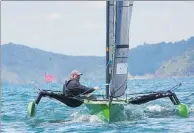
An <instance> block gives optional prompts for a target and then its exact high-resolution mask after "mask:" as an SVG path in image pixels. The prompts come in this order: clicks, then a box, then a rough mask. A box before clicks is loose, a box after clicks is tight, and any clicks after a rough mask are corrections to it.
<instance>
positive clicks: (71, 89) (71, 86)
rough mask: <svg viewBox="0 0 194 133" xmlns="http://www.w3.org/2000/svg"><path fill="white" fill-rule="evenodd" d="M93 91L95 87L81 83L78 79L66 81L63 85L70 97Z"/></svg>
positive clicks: (64, 91) (64, 90) (65, 92)
mask: <svg viewBox="0 0 194 133" xmlns="http://www.w3.org/2000/svg"><path fill="white" fill-rule="evenodd" d="M93 91H94V89H93V88H89V87H86V86H84V85H81V84H80V82H79V81H78V80H76V79H73V80H69V81H65V84H64V85H63V93H64V94H65V95H67V96H70V97H74V96H79V95H80V94H82V95H84V94H88V93H91V92H93Z"/></svg>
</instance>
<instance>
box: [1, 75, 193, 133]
mask: <svg viewBox="0 0 194 133" xmlns="http://www.w3.org/2000/svg"><path fill="white" fill-rule="evenodd" d="M81 82H82V83H83V84H85V85H91V86H96V85H98V86H100V87H101V89H100V90H99V91H98V92H96V93H98V94H104V92H105V88H104V86H105V85H104V82H100V81H96V82H95V83H94V82H93V83H91V82H88V81H87V82H84V81H81ZM179 83H182V86H181V87H179V88H177V89H175V90H174V92H175V93H176V94H177V97H178V98H179V100H180V101H181V102H182V103H185V104H187V105H188V106H189V108H190V109H191V113H190V115H189V117H188V118H183V117H180V116H178V115H177V114H176V112H175V108H176V107H175V106H174V105H173V104H172V103H171V101H170V99H168V98H164V99H159V100H155V101H152V102H149V103H146V104H143V105H128V106H126V107H125V112H126V113H129V114H128V115H129V117H127V119H124V120H122V121H119V122H114V123H110V124H108V123H106V122H103V121H102V120H101V119H99V118H98V117H97V116H95V115H90V114H89V113H88V110H87V108H86V107H85V106H84V105H82V106H80V107H78V108H70V107H67V106H66V105H64V104H62V103H60V102H58V101H55V100H53V99H49V98H42V100H41V101H40V103H39V104H38V107H37V112H36V116H35V117H33V118H31V117H29V116H28V115H27V105H28V103H29V102H31V101H33V100H34V99H35V98H36V96H37V94H38V89H37V88H35V87H33V86H32V85H31V84H22V85H19V84H17V85H13V84H5V83H4V84H2V86H1V132H4V133H66V132H71V133H97V132H100V133H158V132H161V133H194V112H193V111H192V110H194V104H193V103H194V78H189V77H187V78H168V79H141V80H129V81H128V89H127V93H138V92H149V91H160V90H168V89H171V88H172V87H173V86H175V85H177V84H179ZM38 86H40V88H44V89H48V88H49V89H52V90H62V85H61V84H54V83H53V84H50V86H49V85H47V84H38ZM132 96H133V95H132Z"/></svg>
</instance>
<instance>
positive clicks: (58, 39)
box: [1, 1, 194, 56]
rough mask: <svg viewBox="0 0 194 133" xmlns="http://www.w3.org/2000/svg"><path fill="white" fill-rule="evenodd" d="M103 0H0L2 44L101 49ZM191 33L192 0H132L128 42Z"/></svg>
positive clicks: (70, 51)
mask: <svg viewBox="0 0 194 133" xmlns="http://www.w3.org/2000/svg"><path fill="white" fill-rule="evenodd" d="M105 8H106V2H105V1H58V2H54V1H44V2H43V1H42V2H38V1H33V2H30V1H27V2H24V1H10V2H5V1H3V2H1V44H5V43H8V42H13V43H16V44H22V45H27V46H30V47H34V48H40V49H43V50H46V51H53V52H56V53H62V54H67V55H97V56H102V55H105V43H106V39H105V36H106V34H105V33H106V29H105V27H106V22H105V21H106V9H105ZM190 36H194V2H190V1H171V2H170V1H163V2H160V1H155V2H150V1H149V2H147V1H145V2H144V1H135V2H134V6H133V11H132V20H131V28H130V48H133V47H136V46H137V45H142V44H143V43H144V42H146V43H158V42H162V41H165V42H169V41H173V42H175V41H179V40H182V39H188V38H189V37H190Z"/></svg>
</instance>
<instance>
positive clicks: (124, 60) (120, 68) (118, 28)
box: [28, 1, 189, 122]
mask: <svg viewBox="0 0 194 133" xmlns="http://www.w3.org/2000/svg"><path fill="white" fill-rule="evenodd" d="M132 7H133V1H106V14H107V15H106V16H107V17H106V91H105V94H106V96H105V98H103V99H98V98H97V99H88V98H77V97H75V98H71V97H67V96H65V95H64V94H63V93H56V92H52V91H46V90H40V93H39V95H38V96H37V99H36V100H35V101H34V102H31V103H29V105H28V114H29V115H30V116H34V115H35V107H36V105H38V103H39V101H40V100H41V98H42V97H51V98H54V99H55V100H58V101H60V102H62V103H64V104H66V105H67V106H69V107H79V106H80V105H82V104H84V105H85V106H86V107H87V108H88V109H89V111H90V113H91V114H96V115H98V116H99V117H100V118H102V119H103V120H105V121H107V122H111V121H114V120H115V119H116V116H119V114H120V112H121V111H122V110H123V109H124V106H126V105H128V104H144V103H147V102H149V101H153V100H156V99H160V98H166V97H168V98H169V99H170V100H171V101H172V103H173V104H174V105H176V106H177V109H176V110H177V112H178V114H179V115H180V116H183V117H186V116H188V114H189V111H188V108H187V105H185V104H183V103H180V101H179V99H178V98H177V96H176V94H175V93H174V92H172V91H171V90H168V91H160V92H151V93H150V94H145V93H144V95H141V96H134V97H131V98H129V99H127V98H125V99H120V98H121V97H122V96H124V95H126V94H125V92H126V90H127V81H128V60H129V58H128V52H129V27H130V22H131V14H132ZM178 86H180V85H178ZM142 94H143V93H142ZM137 95H139V94H137Z"/></svg>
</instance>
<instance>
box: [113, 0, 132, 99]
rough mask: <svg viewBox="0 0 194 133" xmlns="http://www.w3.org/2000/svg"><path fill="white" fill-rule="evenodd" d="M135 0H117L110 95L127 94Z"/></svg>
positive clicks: (114, 96)
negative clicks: (131, 26)
mask: <svg viewBox="0 0 194 133" xmlns="http://www.w3.org/2000/svg"><path fill="white" fill-rule="evenodd" d="M132 5H133V1H116V21H115V23H114V25H115V40H114V41H115V47H114V55H113V65H112V79H111V84H110V96H111V97H113V98H116V97H120V96H122V95H124V94H125V90H126V89H127V79H128V51H129V27H130V21H131V13H132Z"/></svg>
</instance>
